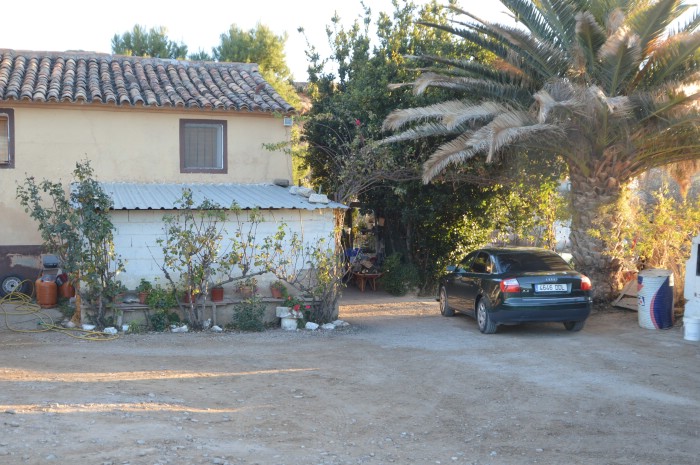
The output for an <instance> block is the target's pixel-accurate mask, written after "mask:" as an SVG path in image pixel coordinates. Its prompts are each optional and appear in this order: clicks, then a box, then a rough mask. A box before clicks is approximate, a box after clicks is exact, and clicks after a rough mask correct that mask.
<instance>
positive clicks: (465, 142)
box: [423, 134, 486, 184]
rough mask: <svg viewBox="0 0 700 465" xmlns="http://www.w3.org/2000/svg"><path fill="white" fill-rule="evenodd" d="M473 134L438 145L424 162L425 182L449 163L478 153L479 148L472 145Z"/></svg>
mask: <svg viewBox="0 0 700 465" xmlns="http://www.w3.org/2000/svg"><path fill="white" fill-rule="evenodd" d="M471 136H472V134H462V135H461V136H459V137H457V138H455V139H453V140H451V141H449V142H447V143H445V144H443V145H441V146H440V147H438V149H437V150H436V151H435V152H434V153H433V154H432V155H430V158H428V160H427V161H426V162H425V163H424V164H423V182H424V183H426V184H427V183H429V182H430V181H432V180H433V179H434V178H435V177H436V176H437V175H438V174H440V173H442V172H443V171H445V169H446V168H447V167H448V166H449V165H452V164H454V165H458V164H460V163H463V162H465V161H466V160H468V159H470V158H472V157H473V156H474V155H476V154H477V153H478V150H477V149H476V148H475V147H473V146H472V144H471V142H470V139H471ZM485 148H486V147H484V149H485Z"/></svg>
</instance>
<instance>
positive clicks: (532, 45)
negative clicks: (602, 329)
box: [384, 0, 700, 298]
mask: <svg viewBox="0 0 700 465" xmlns="http://www.w3.org/2000/svg"><path fill="white" fill-rule="evenodd" d="M502 3H503V5H504V6H505V7H506V8H508V9H509V10H510V11H511V13H512V14H513V16H514V17H515V18H516V19H517V20H518V22H519V23H518V26H517V27H511V26H505V25H500V24H494V23H490V22H487V21H483V20H480V19H479V18H478V17H477V16H475V15H473V14H470V13H468V12H466V11H464V10H461V9H459V8H456V7H454V6H452V9H453V10H454V11H455V12H457V13H459V14H462V15H464V17H466V19H465V20H461V21H457V20H455V21H453V23H452V24H451V25H445V24H442V23H437V22H423V23H422V24H425V25H428V26H430V27H433V28H435V29H436V30H438V31H445V32H448V33H451V34H454V35H455V36H456V37H461V38H463V39H464V40H466V41H468V42H471V43H474V44H478V45H479V46H481V47H483V48H485V49H487V50H489V51H490V52H491V53H492V56H493V57H494V58H493V60H492V61H491V63H490V65H489V66H486V65H485V64H484V63H482V62H479V60H475V59H473V57H472V56H470V55H469V54H464V55H462V56H461V57H449V56H448V57H445V56H440V55H437V54H429V53H424V54H422V55H421V58H420V60H421V62H423V63H426V64H432V66H433V68H431V69H429V70H427V71H425V72H423V73H422V74H421V75H420V76H419V77H418V78H417V79H416V80H414V81H413V83H412V87H413V91H414V93H416V94H417V95H427V93H426V90H427V89H428V88H430V89H437V90H440V91H442V92H444V91H445V90H448V91H449V92H450V93H452V94H453V95H451V96H450V97H449V98H444V99H441V101H440V102H438V103H435V104H432V105H423V106H417V105H410V104H409V105H400V107H408V108H405V109H400V110H396V111H394V112H393V113H392V114H391V115H389V117H388V118H387V119H386V120H385V123H384V128H385V129H388V130H398V129H402V128H403V129H404V131H403V132H400V133H398V134H395V135H394V136H391V137H388V138H387V139H386V140H385V142H386V143H388V142H399V141H406V140H414V139H419V138H423V137H429V138H431V139H433V138H436V137H443V138H446V142H445V143H443V144H442V145H440V146H439V147H438V148H437V149H436V150H434V151H433V153H432V155H431V156H430V158H429V159H428V160H427V161H426V162H425V164H424V166H423V180H424V181H425V182H429V181H433V180H437V179H438V178H439V176H441V175H444V174H445V173H446V172H448V168H452V167H455V169H457V170H459V168H460V167H461V166H462V165H463V164H464V163H465V162H466V161H468V160H470V159H472V158H473V157H476V156H478V155H485V156H486V161H487V162H495V161H507V160H509V159H513V158H516V157H517V156H519V155H521V154H523V153H529V154H530V155H532V156H539V157H549V158H550V159H552V158H553V157H562V158H563V160H564V161H565V163H566V165H567V169H568V175H569V178H570V181H571V203H572V208H571V211H572V225H571V230H572V231H571V243H572V253H573V255H574V260H575V263H576V265H577V267H579V268H580V269H581V270H582V271H583V272H585V273H587V274H588V275H589V276H590V277H591V278H592V279H593V281H594V283H595V284H596V285H595V290H596V297H597V298H609V297H610V296H611V295H612V292H613V291H614V290H615V289H616V288H618V287H619V277H620V275H621V273H620V272H621V270H622V261H621V260H619V259H618V258H616V257H612V256H611V255H610V254H607V253H606V251H609V250H610V244H609V243H608V241H607V239H606V238H605V237H604V236H593V235H591V234H589V231H588V230H589V227H590V225H591V224H592V222H593V219H594V218H600V216H601V211H600V208H601V206H605V205H611V204H613V203H614V202H615V201H616V200H617V199H618V198H619V197H620V196H621V194H622V193H623V192H624V190H625V188H626V186H627V185H628V183H629V182H630V180H632V179H633V178H634V177H635V176H638V175H639V174H641V173H643V172H644V171H646V170H648V169H650V168H652V167H655V166H660V165H664V164H667V163H671V162H677V161H682V160H687V159H692V158H697V157H698V155H700V145H698V144H697V138H698V135H699V134H698V127H699V126H698V110H697V98H698V96H700V94H698V93H694V92H695V91H694V90H692V89H693V87H690V85H692V84H695V83H696V82H697V77H698V69H699V68H700V61H699V60H700V56H699V54H698V46H699V45H700V33H698V32H697V31H696V29H697V26H698V25H699V24H700V15H698V14H697V13H696V14H694V15H693V16H691V17H690V19H689V20H688V21H687V22H686V23H685V24H684V25H680V26H677V27H676V28H675V29H673V28H670V26H671V25H672V24H673V23H674V22H675V21H676V20H677V19H678V18H679V16H680V15H681V14H682V13H684V12H686V11H687V10H688V6H687V5H686V4H685V3H684V2H682V1H680V0H658V1H636V0H613V1H609V0H588V1H583V0H561V1H557V2H538V1H531V0H502ZM446 67H447V68H446ZM407 103H408V102H407ZM613 221H614V218H613V217H612V216H608V217H606V219H605V222H604V223H607V224H603V225H602V226H605V227H607V229H611V228H612V224H611V222H613Z"/></svg>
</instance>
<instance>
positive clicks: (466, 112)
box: [442, 102, 508, 129]
mask: <svg viewBox="0 0 700 465" xmlns="http://www.w3.org/2000/svg"><path fill="white" fill-rule="evenodd" d="M460 103H461V104H462V105H461V108H459V107H458V106H455V108H454V110H455V111H453V112H451V113H447V114H445V116H444V117H443V119H442V124H444V125H445V127H446V128H447V129H455V128H457V127H459V126H461V125H462V124H465V123H469V124H474V123H476V122H479V121H485V120H492V119H493V118H495V117H496V115H499V114H501V113H505V112H507V111H508V109H507V108H506V107H504V106H503V105H501V104H500V103H496V102H484V103H482V104H480V105H470V104H467V103H465V102H460Z"/></svg>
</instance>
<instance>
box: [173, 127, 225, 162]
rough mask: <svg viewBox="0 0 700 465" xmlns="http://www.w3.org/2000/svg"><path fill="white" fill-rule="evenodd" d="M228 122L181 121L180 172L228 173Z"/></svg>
mask: <svg viewBox="0 0 700 465" xmlns="http://www.w3.org/2000/svg"><path fill="white" fill-rule="evenodd" d="M226 150H227V148H226V121H219V120H196V119H183V120H180V172H182V173H226V172H227V169H228V163H227V158H228V157H227V153H226Z"/></svg>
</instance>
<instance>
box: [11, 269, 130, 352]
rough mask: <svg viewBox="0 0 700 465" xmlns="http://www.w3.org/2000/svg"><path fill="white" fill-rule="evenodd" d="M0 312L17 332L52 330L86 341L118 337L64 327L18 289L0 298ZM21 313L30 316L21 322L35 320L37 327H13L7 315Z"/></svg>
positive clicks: (19, 314)
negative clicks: (10, 307)
mask: <svg viewBox="0 0 700 465" xmlns="http://www.w3.org/2000/svg"><path fill="white" fill-rule="evenodd" d="M25 282H26V280H25V281H22V284H24V283H25ZM22 284H20V285H19V286H17V289H22ZM10 305H11V306H12V307H13V308H12V309H9V306H10ZM0 313H2V314H3V316H4V320H5V327H6V328H7V329H9V330H10V331H14V332H17V333H44V332H48V331H54V332H59V333H62V334H65V335H66V336H69V337H72V338H75V339H81V340H87V341H113V340H115V339H118V338H119V335H118V334H108V333H104V332H102V331H94V330H87V329H82V328H79V327H75V328H66V327H63V326H60V325H58V324H56V323H55V322H54V320H53V318H52V317H51V315H49V314H48V313H46V312H45V311H44V309H42V308H41V306H40V305H38V304H36V303H34V302H33V299H32V296H30V295H27V294H25V293H23V292H19V291H12V292H10V293H9V294H7V295H6V296H4V297H1V298H0ZM22 315H25V316H30V317H31V318H29V319H27V320H24V321H22V323H28V322H31V321H36V322H37V323H36V325H37V328H38V329H21V328H16V327H13V326H12V325H11V324H10V321H9V318H8V317H9V316H22Z"/></svg>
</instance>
